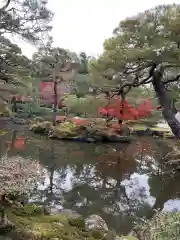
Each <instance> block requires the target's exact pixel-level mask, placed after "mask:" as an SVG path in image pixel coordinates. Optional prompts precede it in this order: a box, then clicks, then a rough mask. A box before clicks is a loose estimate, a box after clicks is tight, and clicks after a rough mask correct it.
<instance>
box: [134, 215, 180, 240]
mask: <svg viewBox="0 0 180 240" xmlns="http://www.w3.org/2000/svg"><path fill="white" fill-rule="evenodd" d="M137 231H138V232H139V234H138V235H139V237H141V238H140V239H142V240H145V239H147V240H154V239H156V240H170V239H172V240H176V239H177V240H178V239H180V213H179V212H171V213H158V214H156V215H155V216H154V217H153V218H152V219H151V220H149V221H146V222H145V224H143V225H142V226H140V227H139V226H138V228H137Z"/></svg>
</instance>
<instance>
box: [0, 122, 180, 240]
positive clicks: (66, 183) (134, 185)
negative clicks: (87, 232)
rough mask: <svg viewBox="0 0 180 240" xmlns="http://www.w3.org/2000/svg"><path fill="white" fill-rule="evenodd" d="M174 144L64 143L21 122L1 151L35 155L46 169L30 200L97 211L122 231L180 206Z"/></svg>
mask: <svg viewBox="0 0 180 240" xmlns="http://www.w3.org/2000/svg"><path fill="white" fill-rule="evenodd" d="M5 129H8V126H5ZM23 135H25V137H26V141H25V143H24V145H23V146H22V147H21V148H19V146H18V145H16V144H15V141H16V139H17V138H18V137H20V136H23ZM17 146H18V148H17ZM175 146H176V147H177V148H178V143H177V142H176V141H174V140H163V139H152V138H147V137H142V138H139V139H137V140H136V141H134V142H133V143H131V144H122V145H121V144H119V143H118V144H103V145H102V144H83V143H76V142H63V141H60V140H59V141H56V140H51V139H48V138H47V137H46V136H40V135H35V134H33V133H32V132H29V131H28V129H27V131H26V130H25V128H24V127H23V128H22V130H21V129H20V128H19V130H17V131H12V129H9V133H7V134H6V135H3V136H1V139H0V156H1V159H11V158H13V157H18V158H20V159H24V161H26V160H27V159H28V161H34V160H36V161H38V162H39V164H40V165H41V167H42V168H43V171H44V172H43V179H42V180H39V181H38V184H37V186H36V187H35V188H34V189H32V193H31V194H30V196H29V202H30V203H34V204H37V203H38V204H41V205H45V206H54V207H56V208H59V209H60V211H61V209H63V210H64V209H65V210H66V211H67V209H69V210H68V212H69V211H70V210H71V211H72V212H74V213H77V214H78V215H80V216H83V218H84V219H87V218H88V217H89V216H91V215H97V216H99V217H101V218H102V219H103V220H104V221H105V223H106V224H107V227H108V229H109V230H112V231H114V230H115V231H116V232H117V233H118V235H119V236H122V235H128V234H129V233H130V232H131V230H132V228H133V227H134V222H136V221H137V222H138V221H140V220H141V219H142V217H146V216H149V215H150V213H152V209H153V208H155V209H162V210H163V211H171V210H174V209H178V210H180V194H179V193H180V185H179V181H180V174H179V171H178V170H177V171H176V170H175V169H174V165H172V164H171V166H169V164H164V163H165V161H169V160H170V159H172V160H174V156H175V154H173V151H175V148H174V147H175ZM171 152H172V155H171V154H169V153H171ZM167 154H169V155H168V157H167ZM176 157H177V158H178V156H176ZM0 180H1V182H2V179H1V178H0ZM10 220H11V219H10ZM11 221H12V220H11ZM60 225H61V224H60ZM16 240H17V239H16Z"/></svg>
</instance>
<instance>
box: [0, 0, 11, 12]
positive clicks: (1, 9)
mask: <svg viewBox="0 0 180 240" xmlns="http://www.w3.org/2000/svg"><path fill="white" fill-rule="evenodd" d="M10 2H11V0H7V2H6V3H5V5H4V6H3V7H2V8H0V13H1V12H2V11H4V10H5V9H6V8H7V7H8V6H9V4H10Z"/></svg>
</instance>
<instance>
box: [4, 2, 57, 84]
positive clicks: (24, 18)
mask: <svg viewBox="0 0 180 240" xmlns="http://www.w3.org/2000/svg"><path fill="white" fill-rule="evenodd" d="M52 17H53V14H52V12H51V11H49V10H48V9H47V1H46V0H35V1H34V0H22V1H18V0H7V2H6V4H5V5H4V6H3V7H1V9H0V41H1V46H0V51H1V55H0V74H1V79H4V80H6V81H8V80H9V75H8V74H9V73H11V72H12V71H10V72H9V70H10V69H11V70H12V64H11V63H12V58H15V55H18V58H19V56H20V54H21V55H22V53H21V50H20V48H19V47H18V46H16V45H15V44H14V45H13V44H12V43H11V42H10V41H9V40H7V38H4V36H5V35H6V34H11V35H12V34H13V35H14V34H15V35H18V36H20V37H21V38H23V39H24V40H26V41H29V42H31V43H36V44H42V39H43V40H44V39H45V40H48V39H49V35H48V32H49V31H50V30H51V28H52V27H51V26H50V25H49V24H50V22H51V20H52ZM10 48H13V50H15V52H14V53H13V52H12V51H10ZM11 50H12V49H11ZM5 52H6V53H5ZM13 54H14V56H13ZM22 58H23V59H22ZM14 60H15V59H14ZM19 60H20V59H19ZM23 62H24V63H23ZM27 62H29V61H28V59H27V58H25V57H24V56H23V57H22V56H21V65H22V63H23V64H24V65H26V64H27ZM13 65H14V66H15V65H16V67H17V68H16V70H17V71H19V67H18V66H19V62H18V61H17V62H16V64H15V61H14V62H13ZM5 68H6V70H4V69H5ZM7 73H8V74H7ZM10 79H11V78H10Z"/></svg>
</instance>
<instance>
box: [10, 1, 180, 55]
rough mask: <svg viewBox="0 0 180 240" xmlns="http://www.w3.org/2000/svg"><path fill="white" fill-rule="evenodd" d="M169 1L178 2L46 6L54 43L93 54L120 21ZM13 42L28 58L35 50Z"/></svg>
mask: <svg viewBox="0 0 180 240" xmlns="http://www.w3.org/2000/svg"><path fill="white" fill-rule="evenodd" d="M170 3H179V4H180V0H174V1H173V0H150V1H142V0H49V4H48V5H49V8H50V9H51V10H52V11H53V12H54V20H53V22H52V26H53V30H52V36H53V38H54V46H58V47H62V48H65V49H69V50H71V51H74V52H77V53H79V52H81V51H85V52H86V53H87V54H88V55H91V56H97V55H99V54H100V53H101V52H102V51H103V42H104V40H105V39H107V38H109V37H111V36H112V31H113V30H114V28H115V27H117V26H118V24H119V22H120V21H121V20H123V19H124V18H126V17H130V16H132V15H135V14H137V13H139V12H142V11H144V10H146V9H148V8H151V7H154V6H156V5H158V4H170ZM14 41H15V42H16V43H17V44H18V45H20V47H21V48H22V50H23V53H24V54H25V55H27V56H28V57H31V56H32V54H33V52H34V51H36V48H35V47H34V46H32V45H29V44H27V43H25V42H23V41H20V40H16V39H15V38H14Z"/></svg>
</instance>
